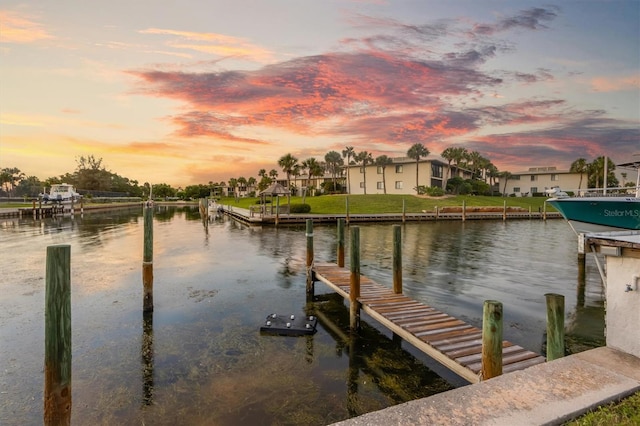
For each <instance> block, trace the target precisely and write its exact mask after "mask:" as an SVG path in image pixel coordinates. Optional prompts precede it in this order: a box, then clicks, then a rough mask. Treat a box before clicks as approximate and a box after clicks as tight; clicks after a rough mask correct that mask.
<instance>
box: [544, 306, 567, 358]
mask: <svg viewBox="0 0 640 426" xmlns="http://www.w3.org/2000/svg"><path fill="white" fill-rule="evenodd" d="M544 296H545V298H546V299H547V361H553V360H554V359H558V358H562V357H564V296H562V295H561V294H554V293H547V294H545V295H544Z"/></svg>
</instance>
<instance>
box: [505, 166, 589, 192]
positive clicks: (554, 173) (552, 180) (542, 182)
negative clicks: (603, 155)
mask: <svg viewBox="0 0 640 426" xmlns="http://www.w3.org/2000/svg"><path fill="white" fill-rule="evenodd" d="M581 179H582V181H581ZM505 183H506V185H505ZM499 185H500V186H499V187H500V192H502V194H503V195H506V196H509V195H515V196H516V197H527V196H528V197H531V196H533V195H544V191H545V190H547V189H550V188H553V187H556V186H557V187H560V189H562V190H563V191H565V192H573V193H576V194H577V193H578V190H579V189H585V188H586V186H587V174H586V173H582V175H581V174H580V173H573V172H570V171H569V170H558V169H557V168H556V167H531V168H529V170H527V171H524V172H515V173H511V176H510V177H509V179H507V180H506V182H505V179H504V178H500V180H499Z"/></svg>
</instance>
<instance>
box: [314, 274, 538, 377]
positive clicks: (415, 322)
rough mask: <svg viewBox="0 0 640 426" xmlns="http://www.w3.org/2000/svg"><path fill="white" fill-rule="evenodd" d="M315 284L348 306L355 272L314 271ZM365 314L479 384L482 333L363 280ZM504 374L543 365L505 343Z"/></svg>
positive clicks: (359, 299) (362, 300)
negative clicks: (341, 299)
mask: <svg viewBox="0 0 640 426" xmlns="http://www.w3.org/2000/svg"><path fill="white" fill-rule="evenodd" d="M313 271H314V273H315V274H314V276H315V279H316V280H318V281H320V282H324V283H325V284H326V285H327V286H328V287H330V288H331V289H333V290H334V291H336V292H337V293H338V294H340V295H341V296H342V297H344V298H345V299H347V300H349V291H350V277H351V272H350V271H349V270H348V269H346V268H340V267H339V266H338V265H337V264H335V263H316V264H315V265H313ZM358 302H360V304H361V309H362V310H363V311H364V312H365V313H367V314H368V315H369V316H371V317H372V318H373V319H374V320H376V321H378V322H379V323H381V324H382V325H383V326H385V327H386V328H388V329H389V330H391V331H392V332H393V333H395V334H397V335H399V336H400V337H401V338H402V339H404V340H406V341H407V342H409V343H410V344H412V345H413V346H415V347H416V348H417V349H419V350H421V351H422V352H424V353H426V354H427V355H429V356H430V357H432V358H433V359H435V360H436V361H438V362H440V363H441V364H443V365H444V366H445V367H447V368H449V369H450V370H452V371H454V372H455V373H456V374H458V375H460V376H461V377H463V378H465V379H466V380H468V381H469V382H471V383H476V382H478V381H480V380H481V378H480V371H481V369H482V330H480V329H479V328H477V327H474V326H472V325H470V324H467V323H466V322H464V321H462V320H460V319H457V318H455V317H452V316H450V315H447V314H446V313H444V312H441V311H439V310H437V309H435V308H433V307H431V306H428V305H426V304H424V303H422V302H419V301H416V300H413V299H411V298H410V297H407V296H405V295H402V294H396V293H394V292H393V290H392V289H391V288H389V287H385V286H383V285H380V284H378V283H376V282H375V281H373V280H371V279H369V278H367V277H366V276H363V275H360V297H359V298H358ZM502 348H503V349H502V357H503V359H502V364H503V372H505V373H506V372H511V371H517V370H521V369H524V368H528V367H531V366H533V365H536V364H540V363H542V362H545V358H544V357H543V356H542V355H540V354H537V353H535V352H531V351H529V350H526V349H524V348H523V347H521V346H518V345H515V344H513V343H511V342H509V341H506V340H505V341H503V342H502Z"/></svg>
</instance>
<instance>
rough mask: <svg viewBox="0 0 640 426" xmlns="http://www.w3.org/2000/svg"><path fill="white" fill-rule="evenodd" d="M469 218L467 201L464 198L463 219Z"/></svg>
mask: <svg viewBox="0 0 640 426" xmlns="http://www.w3.org/2000/svg"><path fill="white" fill-rule="evenodd" d="M465 220H467V203H466V201H465V200H462V221H463V222H464V221H465Z"/></svg>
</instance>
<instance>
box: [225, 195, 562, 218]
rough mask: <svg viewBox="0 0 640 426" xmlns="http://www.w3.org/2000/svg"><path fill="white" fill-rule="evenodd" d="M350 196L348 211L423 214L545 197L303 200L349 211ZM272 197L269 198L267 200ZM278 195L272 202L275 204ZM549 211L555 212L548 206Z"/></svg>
mask: <svg viewBox="0 0 640 426" xmlns="http://www.w3.org/2000/svg"><path fill="white" fill-rule="evenodd" d="M347 199H348V202H349V213H353V214H358V213H369V214H371V213H400V212H402V208H403V207H402V206H403V203H404V206H405V212H406V213H421V212H422V211H423V210H426V211H434V210H435V208H436V206H437V207H438V208H442V207H460V206H462V203H463V202H464V203H465V205H466V206H467V207H473V206H478V207H492V206H493V207H502V206H503V204H504V202H505V201H506V203H507V207H521V208H523V209H525V210H528V209H529V208H531V211H534V212H537V211H538V210H539V209H542V208H543V205H544V202H545V200H546V198H544V197H524V198H523V197H507V198H503V197H485V196H445V197H433V198H431V197H418V196H415V195H390V194H389V195H381V194H375V195H349V196H347V195H323V196H320V197H305V199H304V203H306V204H309V205H310V206H311V213H316V214H337V213H344V212H345V211H346V204H347ZM257 200H258V199H257V198H255V197H253V198H239V199H238V200H236V199H234V198H222V199H221V200H220V203H222V204H229V205H232V206H236V207H242V208H245V209H248V208H249V207H250V206H253V205H256V201H257ZM269 200H270V197H267V201H269ZM275 201H276V200H275V198H274V200H273V202H274V203H275ZM302 202H303V199H302V197H291V203H292V204H300V203H302ZM280 203H281V204H286V203H287V198H286V197H281V198H280ZM547 211H555V210H554V209H553V208H552V207H551V206H549V205H547Z"/></svg>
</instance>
